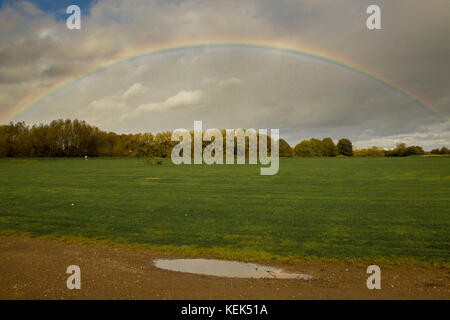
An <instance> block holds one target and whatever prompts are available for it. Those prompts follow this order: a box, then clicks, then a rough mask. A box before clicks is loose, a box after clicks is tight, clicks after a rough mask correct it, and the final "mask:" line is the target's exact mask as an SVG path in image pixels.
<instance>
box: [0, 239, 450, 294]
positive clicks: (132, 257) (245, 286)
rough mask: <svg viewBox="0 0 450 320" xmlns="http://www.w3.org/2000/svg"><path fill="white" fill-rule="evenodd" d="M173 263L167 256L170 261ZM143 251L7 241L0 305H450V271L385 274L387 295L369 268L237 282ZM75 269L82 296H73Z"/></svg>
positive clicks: (0, 260)
mask: <svg viewBox="0 0 450 320" xmlns="http://www.w3.org/2000/svg"><path fill="white" fill-rule="evenodd" d="M166 257H167V256H164V258H166ZM157 258H161V257H160V256H157V255H156V254H154V253H148V252H146V251H144V250H140V249H124V248H104V247H100V246H96V245H88V244H67V243H62V242H59V241H56V240H43V239H34V238H33V239H32V238H27V237H7V238H0V299H283V300H284V299H449V298H450V269H449V268H445V267H440V268H431V267H427V268H424V267H415V266H393V267H389V268H384V267H382V269H381V290H368V289H367V287H366V279H367V277H369V275H368V274H366V267H367V266H360V265H357V264H355V263H352V264H350V263H349V264H345V263H343V264H333V263H322V264H296V265H284V264H273V265H274V266H276V267H282V268H284V269H286V270H289V271H293V272H299V273H307V274H310V275H313V276H316V277H319V279H317V280H311V281H302V280H276V279H237V278H221V277H214V276H204V275H195V274H188V273H181V272H173V271H167V270H162V269H158V268H156V267H154V266H153V265H152V264H151V261H152V260H153V259H157ZM69 265H78V266H79V267H80V268H81V289H80V290H69V289H67V286H66V280H67V278H68V277H69V274H66V269H67V267H68V266H69Z"/></svg>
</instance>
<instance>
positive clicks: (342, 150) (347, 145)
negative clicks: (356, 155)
mask: <svg viewBox="0 0 450 320" xmlns="http://www.w3.org/2000/svg"><path fill="white" fill-rule="evenodd" d="M337 148H338V153H339V154H341V155H343V156H349V157H351V156H353V145H352V142H351V141H350V140H349V139H346V138H343V139H340V140H339V141H338V144H337Z"/></svg>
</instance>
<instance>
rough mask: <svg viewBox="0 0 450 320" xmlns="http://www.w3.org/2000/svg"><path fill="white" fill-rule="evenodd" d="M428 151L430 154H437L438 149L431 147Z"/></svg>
mask: <svg viewBox="0 0 450 320" xmlns="http://www.w3.org/2000/svg"><path fill="white" fill-rule="evenodd" d="M430 153H431V154H439V149H438V148H436V149H433V150H431V151H430Z"/></svg>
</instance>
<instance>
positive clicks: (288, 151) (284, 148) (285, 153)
mask: <svg viewBox="0 0 450 320" xmlns="http://www.w3.org/2000/svg"><path fill="white" fill-rule="evenodd" d="M278 147H279V150H280V151H279V155H280V157H292V156H293V151H292V148H291V146H290V145H289V143H287V142H286V141H285V140H283V139H280V140H279V141H278Z"/></svg>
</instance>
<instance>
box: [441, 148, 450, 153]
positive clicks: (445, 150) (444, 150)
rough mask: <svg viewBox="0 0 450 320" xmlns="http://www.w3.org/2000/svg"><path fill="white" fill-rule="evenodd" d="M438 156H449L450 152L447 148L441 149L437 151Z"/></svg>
mask: <svg viewBox="0 0 450 320" xmlns="http://www.w3.org/2000/svg"><path fill="white" fill-rule="evenodd" d="M439 153H440V154H450V150H449V149H448V148H447V147H442V148H441V150H439Z"/></svg>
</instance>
